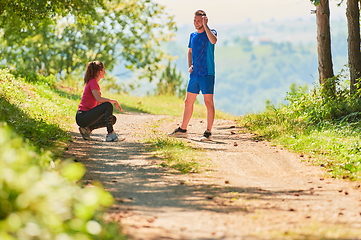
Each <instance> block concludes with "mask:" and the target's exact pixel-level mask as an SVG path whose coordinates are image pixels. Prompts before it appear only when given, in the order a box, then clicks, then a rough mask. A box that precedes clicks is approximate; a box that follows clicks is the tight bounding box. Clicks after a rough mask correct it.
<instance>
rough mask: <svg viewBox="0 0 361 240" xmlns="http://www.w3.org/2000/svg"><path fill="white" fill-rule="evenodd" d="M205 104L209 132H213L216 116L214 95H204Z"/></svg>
mask: <svg viewBox="0 0 361 240" xmlns="http://www.w3.org/2000/svg"><path fill="white" fill-rule="evenodd" d="M203 97H204V104H205V105H206V108H207V130H208V131H210V132H212V127H213V122H214V116H215V108H214V101H213V94H204V95H203Z"/></svg>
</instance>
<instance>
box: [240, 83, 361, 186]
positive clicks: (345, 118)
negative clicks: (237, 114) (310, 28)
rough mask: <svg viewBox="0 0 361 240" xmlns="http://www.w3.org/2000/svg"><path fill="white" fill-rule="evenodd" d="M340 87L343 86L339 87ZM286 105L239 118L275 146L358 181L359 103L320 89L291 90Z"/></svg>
mask: <svg viewBox="0 0 361 240" xmlns="http://www.w3.org/2000/svg"><path fill="white" fill-rule="evenodd" d="M340 89H342V88H340ZM286 100H288V102H289V103H288V104H287V105H280V106H279V107H275V106H268V108H267V109H266V110H265V111H264V112H262V113H259V114H249V115H246V116H244V117H242V118H241V119H240V120H239V123H240V124H241V125H244V126H245V127H247V128H248V129H249V130H250V131H252V132H254V133H256V134H257V135H258V138H264V139H267V140H269V141H271V142H273V143H275V144H277V145H281V146H283V147H285V148H287V149H289V150H292V151H294V152H296V153H299V154H300V155H302V156H304V157H305V160H308V161H311V162H313V163H314V164H316V165H319V166H321V167H324V168H325V169H326V171H327V172H328V173H329V174H330V176H331V177H333V178H343V179H350V180H357V181H360V180H361V124H360V120H361V119H360V117H361V115H360V112H361V103H360V101H359V98H358V97H350V96H349V95H348V94H347V91H345V90H339V92H338V93H337V94H336V96H334V97H331V98H330V97H327V96H323V95H322V93H321V92H320V91H319V89H317V88H316V89H315V90H314V91H312V92H307V91H305V89H302V88H299V89H293V90H292V89H291V92H290V93H288V97H287V98H286Z"/></svg>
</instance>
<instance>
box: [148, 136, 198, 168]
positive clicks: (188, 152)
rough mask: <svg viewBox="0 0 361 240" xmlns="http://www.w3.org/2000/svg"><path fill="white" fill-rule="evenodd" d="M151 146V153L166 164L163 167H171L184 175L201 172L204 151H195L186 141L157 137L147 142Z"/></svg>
mask: <svg viewBox="0 0 361 240" xmlns="http://www.w3.org/2000/svg"><path fill="white" fill-rule="evenodd" d="M146 143H148V144H150V148H149V150H150V151H153V152H154V153H155V156H156V157H157V158H161V159H163V160H164V162H163V163H162V164H161V166H163V167H170V168H173V169H176V170H178V171H179V172H182V173H196V172H200V170H201V166H202V165H201V164H200V159H202V158H203V157H202V155H201V153H202V150H200V149H194V148H192V147H191V146H190V145H188V144H186V143H185V142H184V141H181V140H179V139H175V138H168V137H157V138H151V139H148V140H147V141H146Z"/></svg>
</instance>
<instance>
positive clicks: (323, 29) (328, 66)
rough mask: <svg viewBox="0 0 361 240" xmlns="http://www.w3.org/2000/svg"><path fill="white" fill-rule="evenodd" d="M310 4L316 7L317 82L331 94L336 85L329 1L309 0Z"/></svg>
mask: <svg viewBox="0 0 361 240" xmlns="http://www.w3.org/2000/svg"><path fill="white" fill-rule="evenodd" d="M311 2H312V3H314V4H315V5H316V24H317V46H318V47H317V52H318V73H319V82H320V84H321V85H322V86H323V89H324V90H325V92H327V93H329V94H333V93H335V90H336V84H335V81H334V78H333V77H334V73H333V63H332V52H331V33H330V6H329V0H311Z"/></svg>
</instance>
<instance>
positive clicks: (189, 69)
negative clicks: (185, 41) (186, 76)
mask: <svg viewBox="0 0 361 240" xmlns="http://www.w3.org/2000/svg"><path fill="white" fill-rule="evenodd" d="M188 72H189V73H192V72H193V65H191V66H190V67H189V68H188Z"/></svg>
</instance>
